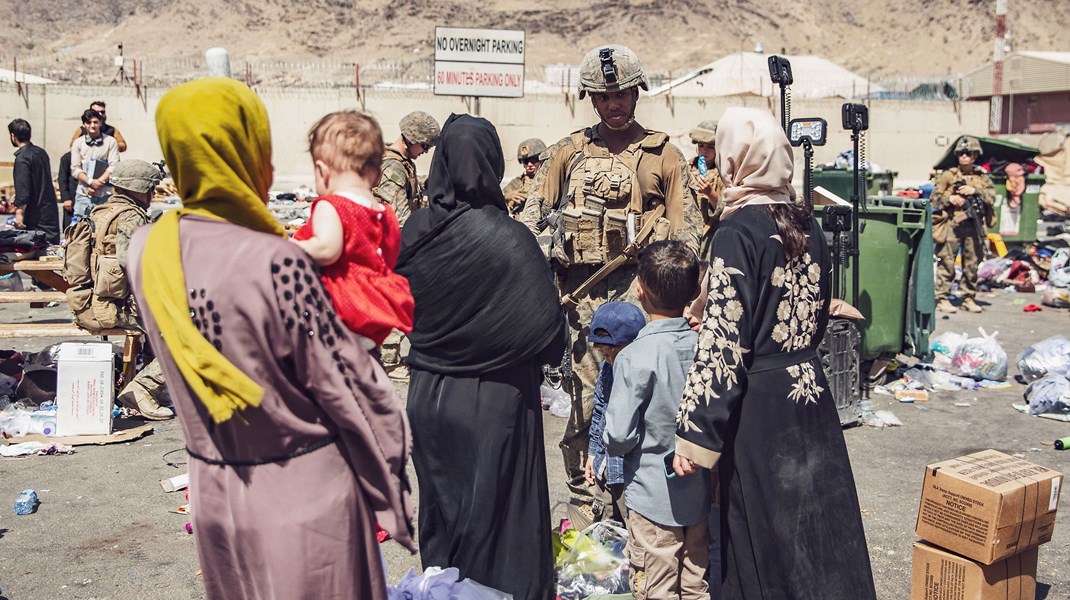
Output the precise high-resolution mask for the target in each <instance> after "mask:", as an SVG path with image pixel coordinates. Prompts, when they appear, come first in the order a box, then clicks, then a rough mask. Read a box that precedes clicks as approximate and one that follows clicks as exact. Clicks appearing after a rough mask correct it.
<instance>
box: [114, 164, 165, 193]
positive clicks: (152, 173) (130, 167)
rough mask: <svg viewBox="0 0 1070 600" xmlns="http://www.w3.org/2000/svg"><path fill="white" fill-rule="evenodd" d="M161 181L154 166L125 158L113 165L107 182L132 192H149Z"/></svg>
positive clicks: (158, 171)
mask: <svg viewBox="0 0 1070 600" xmlns="http://www.w3.org/2000/svg"><path fill="white" fill-rule="evenodd" d="M162 179H163V174H162V173H160V170H159V169H157V168H156V165H154V164H152V163H148V162H145V161H143V160H138V159H136V158H127V159H124V160H120V161H119V162H118V163H116V164H115V168H114V169H112V172H111V179H110V180H109V182H110V183H111V184H112V185H113V186H115V187H117V188H122V189H124V190H130V191H132V192H151V191H153V190H155V189H156V186H158V185H160V181H161V180H162Z"/></svg>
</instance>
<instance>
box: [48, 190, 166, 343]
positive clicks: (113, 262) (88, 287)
mask: <svg viewBox="0 0 1070 600" xmlns="http://www.w3.org/2000/svg"><path fill="white" fill-rule="evenodd" d="M128 211H139V212H142V213H144V210H143V209H140V208H138V207H137V206H133V205H131V204H126V203H119V202H107V203H105V204H102V205H100V206H98V207H96V208H94V209H93V211H92V212H90V213H89V216H88V217H85V218H83V219H80V220H79V221H77V222H75V223H74V224H72V225H71V226H70V227H68V228H67V230H66V231H65V232H64V234H63V235H64V239H65V249H64V258H63V277H64V279H66V280H67V283H68V284H69V285H70V287H69V288H67V304H68V305H69V306H70V309H71V312H72V313H74V322H75V324H76V325H78V326H79V327H81V328H82V329H85V330H87V331H91V332H93V333H99V332H100V331H103V330H105V329H114V328H126V327H136V323H135V322H134V320H133V318H132V316H131V313H130V310H129V309H128V307H129V305H130V284H129V283H128V282H127V279H126V273H124V272H123V269H122V267H121V266H120V265H119V257H118V256H116V253H115V237H116V232H117V231H118V225H119V224H118V221H119V217H121V216H122V215H123V214H125V213H126V212H128ZM145 221H146V222H148V218H147V217H146V218H145Z"/></svg>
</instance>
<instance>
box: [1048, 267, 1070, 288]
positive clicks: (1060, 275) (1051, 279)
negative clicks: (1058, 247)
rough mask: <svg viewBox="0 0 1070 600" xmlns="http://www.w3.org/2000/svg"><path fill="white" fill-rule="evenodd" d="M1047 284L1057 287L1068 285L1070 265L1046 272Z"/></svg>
mask: <svg viewBox="0 0 1070 600" xmlns="http://www.w3.org/2000/svg"><path fill="white" fill-rule="evenodd" d="M1048 285H1049V287H1052V286H1054V287H1059V288H1066V287H1070V267H1059V268H1058V269H1052V270H1051V271H1050V272H1049V273H1048Z"/></svg>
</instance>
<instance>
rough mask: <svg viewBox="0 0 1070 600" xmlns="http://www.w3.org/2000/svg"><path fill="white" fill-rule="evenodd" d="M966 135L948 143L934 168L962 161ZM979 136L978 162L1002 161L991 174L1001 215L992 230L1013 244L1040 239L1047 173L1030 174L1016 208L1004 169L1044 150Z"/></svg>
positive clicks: (1031, 157)
mask: <svg viewBox="0 0 1070 600" xmlns="http://www.w3.org/2000/svg"><path fill="white" fill-rule="evenodd" d="M962 137H965V136H960V137H959V138H958V139H956V140H955V141H954V143H952V144H951V145H950V146H948V149H947V152H945V153H944V155H943V156H942V157H941V158H940V160H939V162H937V163H936V164H935V165H934V166H933V168H934V169H936V170H937V171H944V170H947V169H950V168H951V167H954V166H956V165H958V157H956V156H955V151H954V149H955V148H956V147H957V146H958V144H959V140H961V139H962ZM977 140H978V141H980V142H981V156H980V158H978V159H977V164H985V163H989V162H992V163H993V164H996V165H998V166H997V167H996V168H995V169H994V170H995V171H996V172H995V173H993V174H992V175H991V177H992V183H993V184H994V185H995V187H996V203H995V205H994V207H993V208H995V211H996V219H997V223H996V226H995V227H994V228H993V229H992V230H991V231H992V232H994V233H999V234H1000V235H1001V236H1002V237H1003V241H1004V242H1009V243H1012V244H1015V243H1017V244H1027V243H1030V242H1034V241H1036V239H1037V219H1039V217H1040V204H1039V201H1040V186H1042V185H1044V176H1043V175H1026V177H1025V193H1023V194H1022V205H1021V206H1020V207H1018V208H1017V209H1012V208H1011V207H1009V206H1007V200H1006V197H1007V176H1006V175H1004V174H1003V172H1002V169H1003V166H1004V165H1006V164H1007V163H1009V162H1017V163H1023V164H1024V163H1027V162H1030V161H1032V160H1033V159H1034V158H1035V157H1036V155H1037V153H1038V152H1040V151H1039V150H1038V149H1036V148H1034V147H1032V146H1026V145H1024V144H1018V143H1015V142H1011V141H1007V140H1004V139H1000V138H990V137H978V138H977Z"/></svg>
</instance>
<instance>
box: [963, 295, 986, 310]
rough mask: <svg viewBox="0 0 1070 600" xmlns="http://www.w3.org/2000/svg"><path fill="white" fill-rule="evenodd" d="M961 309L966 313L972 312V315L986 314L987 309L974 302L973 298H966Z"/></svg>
mask: <svg viewBox="0 0 1070 600" xmlns="http://www.w3.org/2000/svg"><path fill="white" fill-rule="evenodd" d="M961 307H962V310H965V311H968V312H972V313H979V312H984V310H985V309H983V308H981V307H980V306H979V305H978V304H977V303H976V302H974V301H973V298H966V299H965V300H963V301H962V304H961Z"/></svg>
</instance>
